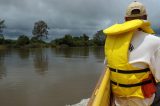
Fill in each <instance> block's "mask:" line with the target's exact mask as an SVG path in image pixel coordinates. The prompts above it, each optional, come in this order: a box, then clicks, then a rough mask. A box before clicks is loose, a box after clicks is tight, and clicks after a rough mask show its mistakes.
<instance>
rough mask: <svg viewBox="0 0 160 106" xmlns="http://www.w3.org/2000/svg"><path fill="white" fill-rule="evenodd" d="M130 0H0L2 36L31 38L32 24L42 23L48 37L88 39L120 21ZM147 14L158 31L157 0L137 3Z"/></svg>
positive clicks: (144, 0)
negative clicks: (84, 35) (48, 29)
mask: <svg viewBox="0 0 160 106" xmlns="http://www.w3.org/2000/svg"><path fill="white" fill-rule="evenodd" d="M132 1H133V0H120V1H119V0H118V1H117V0H0V14H1V17H0V18H2V19H5V20H6V25H7V29H6V30H5V34H6V35H8V36H9V35H10V37H14V38H15V37H16V36H18V35H19V34H27V35H28V36H31V34H32V33H31V32H32V28H33V25H34V23H35V22H36V21H38V20H44V21H46V22H47V24H48V25H49V27H50V31H49V35H50V38H56V37H62V36H63V35H64V34H73V35H75V36H77V35H80V34H83V33H86V34H88V35H89V36H92V35H93V34H94V33H96V31H98V30H101V29H104V28H106V27H108V26H110V25H111V24H114V23H116V22H118V23H121V22H123V18H124V15H125V11H126V8H127V6H128V4H129V3H130V2H132ZM138 1H140V2H142V3H143V4H144V5H145V6H146V8H147V12H148V17H149V20H150V21H151V22H152V26H153V27H154V28H155V29H157V30H159V27H158V26H159V25H160V15H159V11H160V7H159V4H160V1H159V0H138Z"/></svg>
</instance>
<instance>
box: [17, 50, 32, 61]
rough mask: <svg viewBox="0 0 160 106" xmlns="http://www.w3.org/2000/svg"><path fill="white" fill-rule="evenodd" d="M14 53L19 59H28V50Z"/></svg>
mask: <svg viewBox="0 0 160 106" xmlns="http://www.w3.org/2000/svg"><path fill="white" fill-rule="evenodd" d="M16 51H17V53H18V55H19V57H20V58H21V59H28V58H29V52H30V51H29V49H17V50H16Z"/></svg>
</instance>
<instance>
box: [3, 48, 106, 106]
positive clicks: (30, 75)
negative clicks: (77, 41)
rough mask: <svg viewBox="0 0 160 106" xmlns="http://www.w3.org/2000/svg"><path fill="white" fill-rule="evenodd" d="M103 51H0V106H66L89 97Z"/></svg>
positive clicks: (101, 62)
mask: <svg viewBox="0 0 160 106" xmlns="http://www.w3.org/2000/svg"><path fill="white" fill-rule="evenodd" d="M103 61H104V51H103V47H102V48H100V47H99V48H63V49H62V48H61V49H55V48H43V49H7V50H0V106H65V105H67V104H76V103H78V102H80V101H81V100H82V99H85V98H89V97H90V96H91V93H92V91H93V89H94V87H95V85H96V83H97V81H98V79H99V76H100V74H101V72H102V71H103V69H104V64H103Z"/></svg>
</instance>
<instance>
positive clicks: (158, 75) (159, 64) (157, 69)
mask: <svg viewBox="0 0 160 106" xmlns="http://www.w3.org/2000/svg"><path fill="white" fill-rule="evenodd" d="M150 69H151V71H152V74H153V76H154V77H155V79H156V81H158V82H160V47H159V48H158V49H157V50H156V51H155V52H154V54H153V55H152V56H151V61H150Z"/></svg>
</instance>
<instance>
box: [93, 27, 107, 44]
mask: <svg viewBox="0 0 160 106" xmlns="http://www.w3.org/2000/svg"><path fill="white" fill-rule="evenodd" d="M105 39H106V36H105V35H104V33H103V31H102V30H100V31H98V32H97V33H96V34H95V35H94V36H93V43H94V45H96V46H104V43H105Z"/></svg>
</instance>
